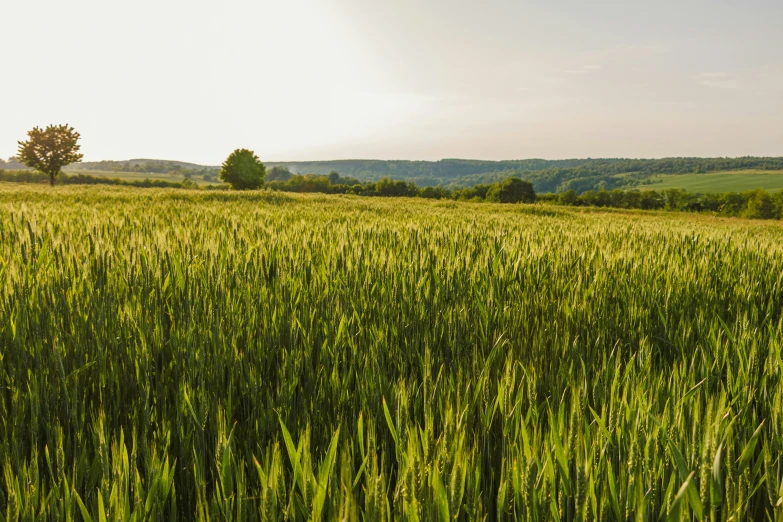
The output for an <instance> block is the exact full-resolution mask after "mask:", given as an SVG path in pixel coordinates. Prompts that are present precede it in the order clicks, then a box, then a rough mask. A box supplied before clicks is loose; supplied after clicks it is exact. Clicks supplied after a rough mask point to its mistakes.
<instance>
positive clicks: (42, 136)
mask: <svg viewBox="0 0 783 522" xmlns="http://www.w3.org/2000/svg"><path fill="white" fill-rule="evenodd" d="M27 137H28V140H27V141H20V142H19V156H18V158H19V161H20V162H22V163H24V164H25V165H27V166H28V167H30V168H31V169H34V170H37V171H38V172H42V173H44V174H46V175H47V176H49V181H50V183H51V184H52V186H54V178H56V177H57V176H58V175H59V174H60V172H62V169H63V167H65V166H66V165H70V164H71V163H76V162H77V161H81V159H82V157H83V156H82V154H81V153H79V149H80V148H81V147H80V145H79V143H78V142H79V137H80V136H79V133H78V132H76V129H74V128H73V127H71V126H69V125H49V126H48V127H46V128H45V129H40V128H38V127H34V128H33V129H32V130H30V131H28V132H27Z"/></svg>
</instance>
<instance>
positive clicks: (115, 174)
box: [64, 169, 223, 185]
mask: <svg viewBox="0 0 783 522" xmlns="http://www.w3.org/2000/svg"><path fill="white" fill-rule="evenodd" d="M64 172H65V174H68V175H73V174H85V175H87V176H97V177H102V178H116V179H122V180H126V181H144V180H145V179H158V180H162V181H169V182H172V183H176V182H180V181H183V180H184V179H185V178H184V177H183V176H172V175H169V174H163V173H157V172H119V171H108V170H107V171H104V170H78V169H74V170H70V169H67V170H65V171H64ZM192 181H194V182H195V183H197V184H199V185H222V184H223V183H222V182H220V181H204V180H203V179H201V178H193V179H192Z"/></svg>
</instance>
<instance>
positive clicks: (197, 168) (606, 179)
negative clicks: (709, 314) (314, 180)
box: [0, 157, 783, 193]
mask: <svg viewBox="0 0 783 522" xmlns="http://www.w3.org/2000/svg"><path fill="white" fill-rule="evenodd" d="M3 164H4V163H3V162H0V168H6V169H10V168H12V167H4V166H3ZM266 164H267V166H268V167H270V168H271V167H274V166H285V167H287V168H288V169H290V170H291V172H293V173H294V174H318V175H327V174H329V173H330V172H332V171H336V172H338V173H339V174H340V175H341V176H343V177H349V178H355V179H358V180H360V181H375V180H378V179H381V178H384V177H388V178H392V179H395V180H403V181H412V182H414V183H416V184H417V185H419V186H436V185H441V186H445V187H448V188H461V187H471V186H474V185H477V184H484V183H494V182H497V181H500V180H502V179H504V178H507V177H509V176H513V177H518V178H522V179H526V180H528V181H531V182H532V183H533V186H534V187H535V189H536V191H537V192H539V193H543V192H564V191H566V190H575V191H576V192H577V193H583V192H585V191H587V190H599V189H602V188H605V189H607V190H611V189H615V188H632V187H637V188H644V187H645V186H649V187H650V188H655V186H656V184H661V183H662V181H661V176H674V177H676V176H678V175H684V174H687V175H689V176H693V175H699V174H711V173H717V172H729V173H730V172H738V173H739V172H740V171H743V172H748V171H757V172H771V171H783V158H781V157H743V158H663V159H628V158H587V159H565V160H545V159H524V160H508V161H483V160H464V159H443V160H439V161H408V160H362V159H349V160H332V161H275V162H267V163H266ZM13 168H18V167H13ZM219 169H220V168H219V167H217V166H208V165H198V164H195V163H188V162H184V161H175V160H161V159H147V158H139V159H131V160H125V161H97V162H85V163H77V164H74V165H71V166H69V167H67V168H66V170H67V171H73V172H89V171H100V172H109V173H111V172H132V173H137V174H144V173H158V174H170V173H173V174H175V175H178V176H183V177H189V178H193V179H203V180H204V181H217V176H218V172H219ZM689 179H690V178H689ZM752 179H753V178H745V180H744V181H743V182H742V183H737V184H736V185H737V186H748V188H759V187H751V186H750V185H747V184H746V183H745V181H747V183H752ZM765 179H766V178H765ZM703 181H707V180H706V179H705V180H703ZM667 183H668V186H677V183H676V180H675V181H674V185H672V181H671V180H669V181H667Z"/></svg>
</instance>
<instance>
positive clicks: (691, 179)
mask: <svg viewBox="0 0 783 522" xmlns="http://www.w3.org/2000/svg"><path fill="white" fill-rule="evenodd" d="M650 181H651V182H652V183H651V184H650V185H642V186H641V188H650V189H653V190H666V189H671V188H674V189H682V190H687V191H688V192H696V193H700V194H709V193H720V192H745V191H747V190H757V189H760V188H763V189H766V190H768V191H770V192H776V191H778V190H780V189H783V171H779V170H770V171H758V170H737V171H727V172H708V173H705V174H657V175H654V176H651V177H650Z"/></svg>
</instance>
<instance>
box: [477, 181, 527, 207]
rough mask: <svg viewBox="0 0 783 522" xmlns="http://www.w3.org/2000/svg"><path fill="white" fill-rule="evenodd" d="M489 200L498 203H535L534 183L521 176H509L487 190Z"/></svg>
mask: <svg viewBox="0 0 783 522" xmlns="http://www.w3.org/2000/svg"><path fill="white" fill-rule="evenodd" d="M486 199H487V201H492V202H496V203H535V201H536V192H535V191H534V190H533V184H532V183H530V182H529V181H522V180H521V179H519V178H508V179H506V180H503V181H501V182H500V183H496V184H495V185H493V186H492V188H490V189H489V191H487V196H486Z"/></svg>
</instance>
